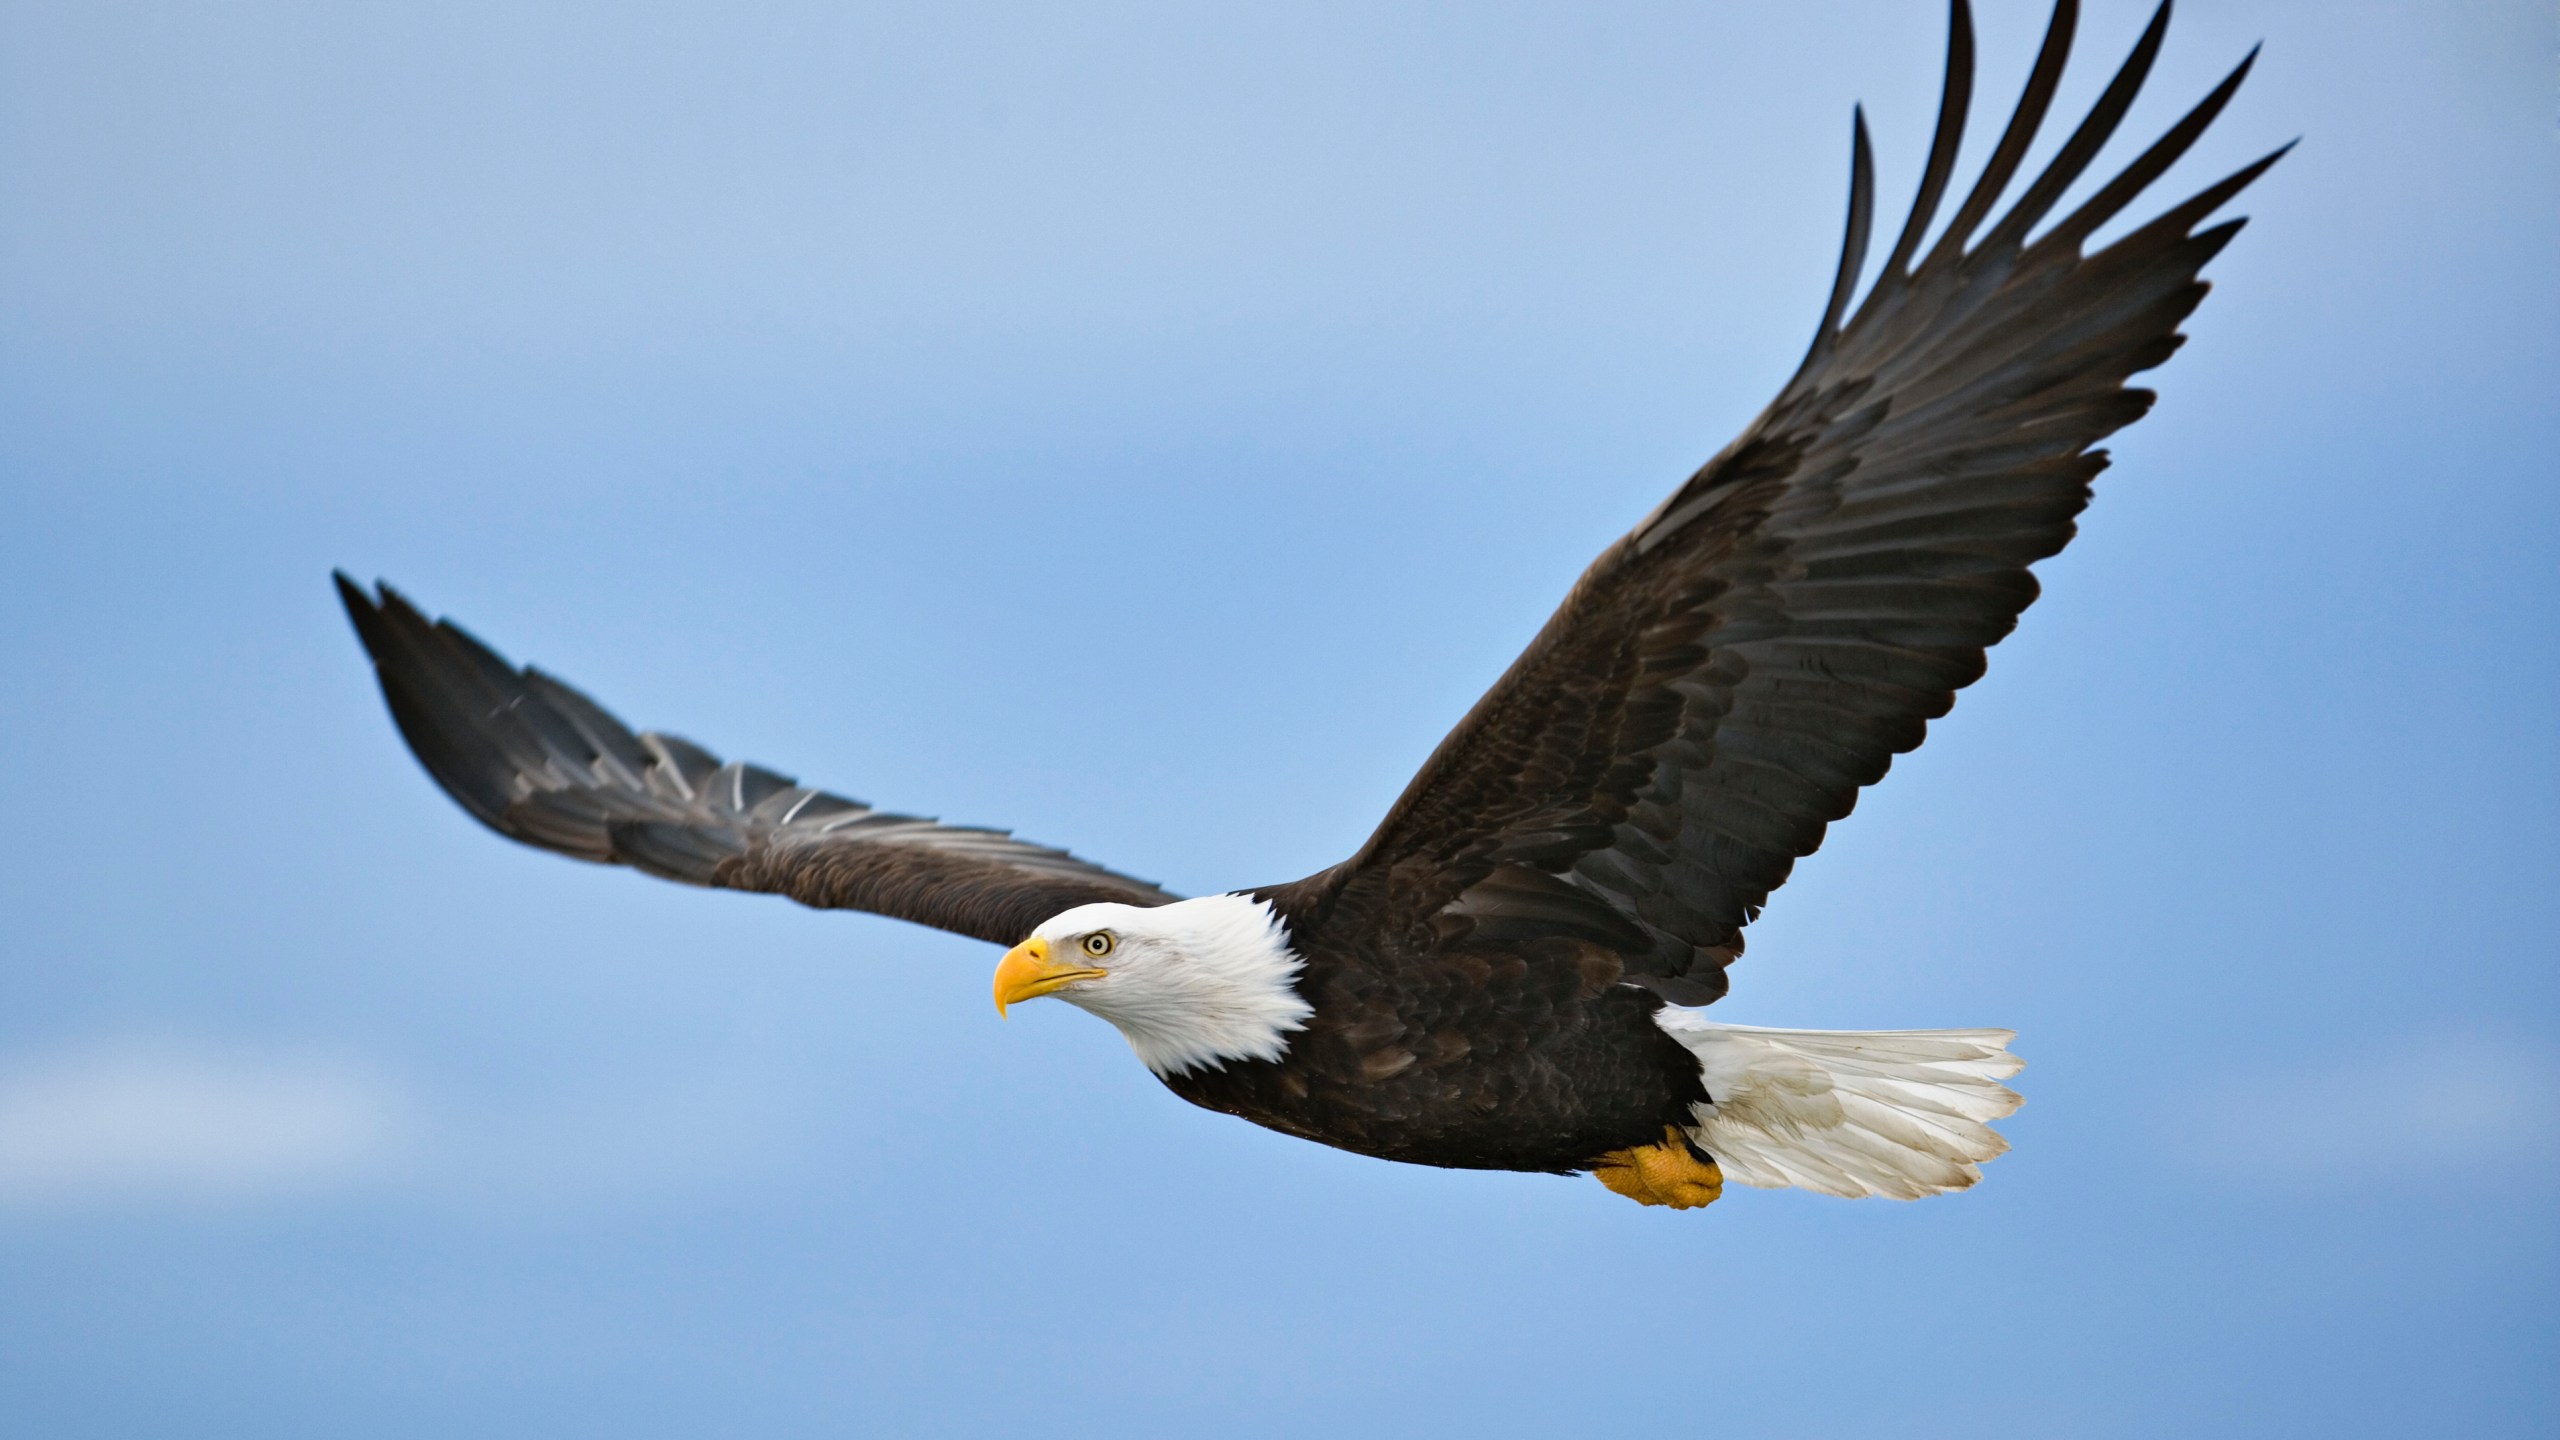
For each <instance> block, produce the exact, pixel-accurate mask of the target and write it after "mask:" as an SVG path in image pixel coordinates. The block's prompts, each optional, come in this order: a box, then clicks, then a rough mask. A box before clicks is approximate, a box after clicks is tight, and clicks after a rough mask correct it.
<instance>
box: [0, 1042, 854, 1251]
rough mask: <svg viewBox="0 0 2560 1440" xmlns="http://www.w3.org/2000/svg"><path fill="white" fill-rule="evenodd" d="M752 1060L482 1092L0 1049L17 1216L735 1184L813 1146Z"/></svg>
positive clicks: (241, 1052)
mask: <svg viewBox="0 0 2560 1440" xmlns="http://www.w3.org/2000/svg"><path fill="white" fill-rule="evenodd" d="M796 1098H797V1095H796V1091H795V1090H794V1089H793V1087H790V1086H788V1085H787V1084H780V1083H776V1081H775V1079H774V1077H772V1076H770V1075H768V1074H765V1073H762V1072H760V1071H758V1070H756V1069H755V1068H753V1067H751V1066H741V1065H721V1064H713V1065H710V1066H708V1067H705V1068H700V1069H697V1070H695V1071H692V1072H689V1073H682V1074H672V1075H671V1074H666V1073H652V1074H651V1075H649V1076H648V1077H647V1078H646V1079H645V1080H642V1081H640V1082H638V1083H634V1077H632V1076H630V1075H627V1074H625V1075H611V1074H600V1075H597V1076H594V1077H592V1078H591V1080H590V1081H589V1083H587V1084H585V1085H583V1086H581V1087H578V1088H576V1089H573V1090H565V1091H564V1090H556V1089H554V1090H547V1091H542V1092H534V1093H524V1092H496V1093H493V1092H489V1091H486V1090H480V1091H476V1092H475V1091H473V1090H471V1089H468V1088H463V1087H455V1086H452V1085H445V1086H431V1085H422V1084H418V1083H415V1082H414V1081H403V1080H400V1079H396V1078H394V1077H393V1076H392V1075H391V1074H390V1073H388V1072H387V1071H385V1070H383V1069H382V1068H380V1067H376V1066H371V1065H366V1064H362V1063H358V1062H355V1061H351V1060H348V1059H346V1058H343V1057H330V1056H323V1055H317V1054H311V1053H291V1052H283V1053H279V1052H278V1051H276V1050H273V1049H271V1048H255V1047H250V1046H243V1045H237V1044H234V1045H220V1044H208V1043H204V1042H201V1041H173V1040H167V1039H159V1040H143V1039H135V1038H130V1037H126V1038H115V1039H92V1040H88V1041H84V1042H73V1043H65V1044H57V1045H55V1046H52V1047H50V1048H46V1049H42V1050H37V1051H23V1052H19V1053H16V1054H8V1053H0V1211H14V1212H17V1213H19V1214H21V1215H25V1214H29V1213H50V1214H64V1213H94V1212H99V1211H118V1210H122V1211H138V1210H162V1211H166V1210H195V1209H204V1208H207V1207H224V1206H237V1205H244V1204H260V1203H275V1202H286V1201H295V1200H307V1199H311V1198H315V1197H324V1196H333V1195H348V1194H354V1193H359V1192H362V1193H365V1194H368V1195H370V1196H372V1197H374V1198H376V1199H392V1200H396V1201H404V1202H410V1203H417V1204H422V1205H426V1206H428V1207H431V1208H440V1209H447V1210H461V1211H464V1212H468V1213H475V1214H479V1215H483V1216H493V1215H494V1216H508V1215H511V1216H516V1217H519V1218H523V1217H528V1216H533V1215H558V1214H561V1213H587V1212H592V1211H593V1210H595V1209H597V1208H599V1207H607V1208H619V1207H626V1206H630V1205H634V1204H637V1205H643V1206H645V1205H649V1204H653V1203H681V1202H683V1201H684V1200H685V1199H687V1198H689V1197H700V1196H703V1195H706V1194H712V1193H719V1192H722V1191H727V1190H733V1189H735V1188H737V1187H738V1186H739V1185H741V1184H753V1183H756V1182H757V1181H759V1180H761V1179H764V1178H767V1177H769V1176H771V1175H772V1173H773V1172H774V1170H775V1168H776V1167H777V1166H779V1165H783V1164H787V1163H788V1160H789V1157H790V1156H792V1155H794V1154H796V1153H799V1150H800V1147H798V1146H796V1145H795V1144H794V1141H795V1140H796V1139H797V1138H798V1137H799V1135H800V1133H801V1131H802V1130H803V1128H804V1122H805V1119H806V1111H805V1107H804V1106H802V1105H799V1104H795V1103H794V1101H795V1099H796Z"/></svg>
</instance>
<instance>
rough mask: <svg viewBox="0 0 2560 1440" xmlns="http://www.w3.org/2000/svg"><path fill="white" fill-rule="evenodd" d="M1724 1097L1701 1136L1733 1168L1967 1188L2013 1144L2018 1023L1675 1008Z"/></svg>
mask: <svg viewBox="0 0 2560 1440" xmlns="http://www.w3.org/2000/svg"><path fill="white" fill-rule="evenodd" d="M1654 1023H1656V1024H1658V1025H1660V1026H1661V1027H1662V1028H1663V1029H1664V1030H1665V1031H1667V1032H1669V1033H1670V1035H1671V1036H1672V1037H1673V1038H1674V1039H1677V1040H1678V1041H1679V1042H1680V1043H1681V1044H1683V1045H1685V1046H1687V1047H1688V1048H1689V1050H1690V1052H1691V1053H1692V1054H1695V1055H1696V1056H1697V1057H1698V1067H1699V1070H1700V1072H1701V1073H1702V1074H1703V1075H1704V1077H1705V1079H1706V1086H1707V1093H1708V1094H1709V1095H1711V1096H1713V1097H1715V1099H1714V1102H1713V1103H1711V1104H1705V1105H1700V1106H1698V1107H1697V1117H1698V1123H1697V1124H1696V1125H1695V1126H1694V1127H1692V1129H1691V1132H1690V1133H1691V1134H1692V1135H1693V1136H1694V1137H1696V1139H1697V1142H1698V1144H1699V1146H1700V1147H1701V1148H1703V1149H1705V1150H1706V1152H1707V1153H1708V1154H1710V1155H1713V1156H1715V1157H1716V1162H1717V1163H1718V1164H1719V1165H1721V1166H1722V1167H1723V1169H1724V1174H1725V1178H1726V1179H1728V1180H1731V1181H1734V1182H1735V1183H1737V1184H1742V1185H1755V1186H1758V1187H1760V1188H1762V1189H1781V1188H1785V1187H1787V1186H1794V1187H1796V1188H1798V1189H1802V1190H1813V1191H1818V1192H1820V1193H1821V1194H1824V1195H1846V1196H1852V1197H1855V1196H1865V1195H1886V1196H1891V1197H1893V1198H1894V1199H1897V1200H1915V1199H1918V1198H1919V1197H1921V1196H1923V1195H1937V1194H1941V1193H1944V1192H1946V1191H1949V1190H1961V1189H1964V1188H1965V1187H1966V1186H1968V1185H1971V1184H1972V1183H1973V1182H1975V1181H1976V1180H1979V1179H1981V1178H1982V1162H1984V1161H1986V1160H1989V1159H1991V1158H1993V1157H1994V1156H1997V1155H1999V1154H2001V1153H2002V1152H2004V1151H2006V1150H2007V1149H2008V1148H2009V1142H2008V1141H2006V1140H2003V1139H2001V1138H2000V1136H1999V1135H1998V1134H1997V1133H1996V1132H1994V1131H1993V1130H1992V1129H1991V1127H1990V1124H1989V1122H1991V1121H1993V1120H1997V1119H1999V1118H2001V1117H2002V1116H2004V1115H2007V1114H2009V1113H2010V1112H2011V1111H2013V1110H2016V1109H2017V1108H2018V1106H2019V1104H2020V1103H2021V1102H2020V1098H2019V1095H2018V1092H2016V1091H2015V1090H2012V1089H2010V1088H2009V1087H2008V1086H2006V1085H2003V1084H2001V1083H2000V1082H2001V1081H2003V1080H2006V1079H2008V1078H2009V1077H2010V1076H2012V1075H2015V1074H2017V1073H2018V1072H2019V1071H2020V1070H2021V1069H2024V1068H2025V1066H2026V1062H2025V1061H2023V1060H2021V1059H2019V1058H2018V1057H2017V1056H2015V1055H2012V1054H2010V1053H2009V1049H2008V1046H2009V1042H2010V1041H2012V1040H2015V1039H2016V1038H2017V1032H2016V1031H2014V1030H1865V1031H1861V1030H1766V1029H1761V1028H1759V1027H1757V1026H1751V1025H1722V1024H1718V1023H1716V1022H1715V1021H1712V1020H1709V1019H1707V1018H1706V1017H1705V1016H1704V1015H1703V1014H1702V1013H1701V1012H1699V1011H1697V1010H1694V1009H1689V1008H1686V1007H1683V1006H1677V1005H1666V1006H1664V1007H1663V1008H1662V1009H1661V1010H1660V1011H1658V1012H1656V1014H1655V1015H1654Z"/></svg>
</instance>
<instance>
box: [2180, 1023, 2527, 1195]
mask: <svg viewBox="0 0 2560 1440" xmlns="http://www.w3.org/2000/svg"><path fill="white" fill-rule="evenodd" d="M2185 1118H2186V1123H2185V1124H2184V1125H2183V1126H2181V1127H2180V1129H2181V1131H2182V1132H2183V1133H2182V1134H2181V1135H2178V1136H2173V1137H2170V1138H2171V1142H2172V1143H2180V1142H2181V1141H2182V1142H2183V1143H2185V1144H2187V1145H2190V1146H2193V1147H2194V1148H2195V1150H2196V1151H2197V1152H2198V1153H2199V1158H2201V1159H2202V1160H2203V1161H2204V1162H2205V1163H2206V1164H2207V1165H2209V1166H2211V1167H2213V1168H2215V1169H2217V1170H2220V1171H2222V1172H2223V1173H2225V1174H2226V1175H2229V1176H2232V1177H2235V1178H2245V1179H2249V1180H2254V1181H2259V1182H2264V1183H2272V1184H2280V1185H2308V1184H2318V1185H2331V1184H2341V1185H2348V1186H2353V1187H2355V1188H2360V1189H2363V1188H2376V1187H2382V1188H2390V1187H2396V1186H2408V1185H2427V1184H2435V1183H2447V1184H2464V1185H2472V1184H2479V1183H2482V1182H2492V1181H2499V1180H2520V1179H2540V1178H2548V1177H2549V1176H2550V1174H2551V1172H2553V1171H2554V1170H2555V1169H2560V1049H2555V1048H2554V1047H2552V1046H2550V1045H2547V1044H2541V1043H2536V1042H2532V1041H2526V1040H2520V1039H2515V1038H2489V1037H2478V1036H2458V1035H2431V1036H2422V1037H2410V1036H2401V1037H2377V1038H2376V1039H2375V1040H2374V1041H2373V1042H2372V1043H2371V1044H2370V1045H2369V1046H2367V1047H2366V1048H2364V1049H2361V1050H2359V1051H2357V1052H2356V1053H2354V1054H2351V1055H2335V1056H2331V1057H2329V1058H2328V1059H2325V1060H2323V1061H2320V1062H2317V1063H2313V1064H2308V1065H2302V1066H2297V1067H2294V1068H2292V1069H2289V1070H2284V1071H2274V1072H2267V1073H2262V1074H2259V1075H2256V1076H2251V1077H2247V1078H2244V1079H2240V1080H2236V1081H2233V1082H2231V1083H2229V1084H2226V1085H2224V1086H2221V1087H2219V1088H2218V1089H2216V1090H2214V1091H2213V1092H2211V1093H2209V1094H2207V1095H2204V1096H2201V1097H2199V1098H2198V1100H2197V1101H2196V1102H2195V1103H2194V1105H2193V1106H2192V1107H2191V1108H2190V1109H2189V1110H2188V1112H2187V1115H2186V1117H2185Z"/></svg>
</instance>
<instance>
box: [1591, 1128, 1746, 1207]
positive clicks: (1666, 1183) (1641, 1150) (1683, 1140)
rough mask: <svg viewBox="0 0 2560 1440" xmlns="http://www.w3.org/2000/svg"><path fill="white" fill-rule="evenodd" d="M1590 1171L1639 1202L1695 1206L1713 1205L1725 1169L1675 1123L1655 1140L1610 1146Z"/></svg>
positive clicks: (1594, 1176) (1722, 1189)
mask: <svg viewBox="0 0 2560 1440" xmlns="http://www.w3.org/2000/svg"><path fill="white" fill-rule="evenodd" d="M1591 1176H1592V1178H1593V1179H1595V1180H1598V1181H1599V1182H1600V1183H1601V1184H1603V1185H1606V1186H1608V1187H1609V1188H1610V1189H1612V1190H1615V1191H1617V1192H1618V1193H1619V1194H1621V1195H1624V1196H1626V1197H1627V1198H1628V1199H1630V1200H1633V1201H1634V1202H1636V1203H1637V1204H1639V1205H1668V1206H1670V1207H1671V1208H1672V1209H1674V1210H1694V1209H1696V1208H1698V1207H1699V1206H1701V1205H1712V1204H1714V1203H1715V1202H1716V1200H1717V1198H1718V1197H1719V1196H1721V1195H1723V1194H1724V1172H1723V1171H1722V1170H1719V1169H1717V1168H1716V1162H1715V1161H1713V1160H1710V1159H1708V1158H1707V1157H1706V1156H1704V1155H1702V1154H1700V1153H1698V1150H1697V1147H1695V1146H1693V1145H1691V1144H1690V1143H1689V1137H1688V1136H1686V1135H1684V1134H1682V1133H1681V1132H1680V1129H1679V1127H1678V1126H1676V1125H1666V1126H1664V1127H1663V1129H1662V1143H1661V1144H1659V1145H1638V1146H1636V1147H1634V1148H1633V1149H1628V1150H1612V1151H1610V1152H1609V1153H1608V1154H1606V1155H1603V1156H1601V1157H1600V1158H1599V1160H1598V1161H1597V1162H1595V1163H1594V1164H1593V1165H1592V1167H1591Z"/></svg>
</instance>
